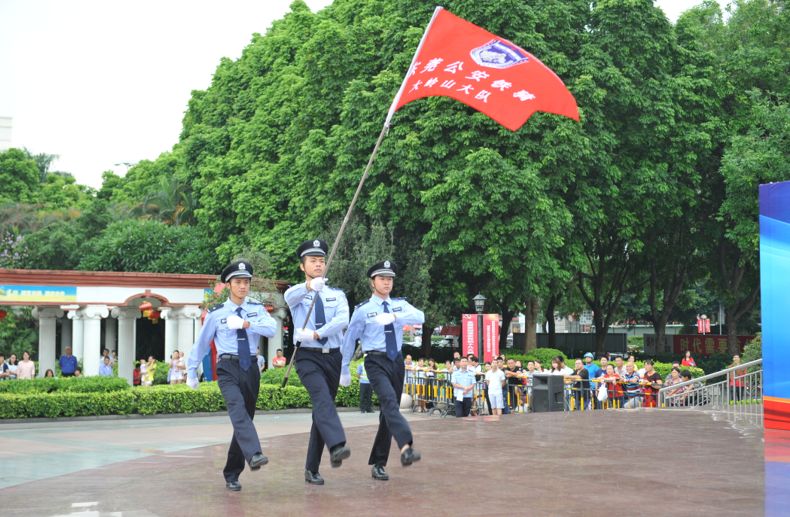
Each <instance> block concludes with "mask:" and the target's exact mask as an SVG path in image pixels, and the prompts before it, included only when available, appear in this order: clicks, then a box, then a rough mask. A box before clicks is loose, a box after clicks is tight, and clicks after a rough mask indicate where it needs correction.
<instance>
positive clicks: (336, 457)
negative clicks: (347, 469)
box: [329, 445, 351, 469]
mask: <svg viewBox="0 0 790 517" xmlns="http://www.w3.org/2000/svg"><path fill="white" fill-rule="evenodd" d="M349 456H351V449H349V448H348V447H346V446H345V445H338V446H337V447H335V448H334V449H332V452H331V453H330V454H329V461H330V462H331V464H332V468H333V469H336V468H338V467H339V466H340V465H342V464H343V460H346V459H348V457H349Z"/></svg>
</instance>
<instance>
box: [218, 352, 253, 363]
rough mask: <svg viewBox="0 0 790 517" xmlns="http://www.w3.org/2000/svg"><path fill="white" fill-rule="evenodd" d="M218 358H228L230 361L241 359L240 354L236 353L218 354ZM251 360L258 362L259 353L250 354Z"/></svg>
mask: <svg viewBox="0 0 790 517" xmlns="http://www.w3.org/2000/svg"><path fill="white" fill-rule="evenodd" d="M217 359H227V360H229V361H238V360H239V356H237V355H235V354H220V355H218V356H217ZM250 361H255V362H257V361H258V356H257V355H251V356H250Z"/></svg>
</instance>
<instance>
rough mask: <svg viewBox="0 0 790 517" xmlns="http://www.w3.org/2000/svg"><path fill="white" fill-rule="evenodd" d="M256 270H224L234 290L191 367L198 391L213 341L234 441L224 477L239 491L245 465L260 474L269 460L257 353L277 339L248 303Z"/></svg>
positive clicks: (236, 266) (243, 265) (204, 332)
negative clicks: (259, 415)
mask: <svg viewBox="0 0 790 517" xmlns="http://www.w3.org/2000/svg"><path fill="white" fill-rule="evenodd" d="M251 278H252V265H251V264H250V263H249V262H246V261H244V260H240V261H236V262H232V263H231V264H228V266H226V267H225V269H223V270H222V273H221V274H220V279H221V280H222V282H223V283H225V284H228V285H229V287H230V296H229V297H228V299H227V300H226V301H225V303H221V304H219V305H216V306H214V307H212V308H211V309H209V312H208V314H207V315H206V320H205V321H204V322H203V328H202V329H201V330H200V335H199V336H198V338H197V341H196V342H195V344H194V346H193V347H192V351H191V352H190V354H189V360H188V361H187V384H188V385H189V386H190V387H191V388H193V389H197V387H198V378H197V368H198V365H199V364H200V363H201V361H202V360H203V357H205V355H206V354H207V353H208V351H209V347H210V345H211V341H212V340H214V344H215V345H216V347H217V384H218V385H219V389H220V391H221V392H222V396H223V398H224V399H225V405H226V406H227V408H228V416H229V417H230V421H231V423H232V424H233V439H232V440H231V442H230V448H229V449H228V460H227V462H226V463H225V468H224V469H223V471H222V473H223V475H224V477H225V486H226V487H227V488H228V490H233V491H239V490H241V484H240V483H239V474H241V472H242V471H243V470H244V462H245V460H246V462H247V463H248V464H249V466H250V470H258V469H260V468H261V466H263V465H266V463H268V461H269V459H268V458H267V457H266V456H264V455H263V454H262V453H261V442H260V440H259V439H258V433H257V432H256V431H255V426H254V425H253V423H252V419H253V417H254V416H255V402H256V401H257V400H258V390H259V388H260V383H261V372H260V370H259V369H258V367H257V357H256V352H257V348H258V339H259V337H260V336H264V337H272V336H274V333H275V330H276V329H277V324H276V322H275V321H274V319H273V318H272V317H271V316H269V313H268V311H267V310H266V308H265V307H264V306H263V305H262V304H261V303H260V302H258V301H255V300H253V299H251V298H248V297H247V294H248V293H249V290H250V279H251Z"/></svg>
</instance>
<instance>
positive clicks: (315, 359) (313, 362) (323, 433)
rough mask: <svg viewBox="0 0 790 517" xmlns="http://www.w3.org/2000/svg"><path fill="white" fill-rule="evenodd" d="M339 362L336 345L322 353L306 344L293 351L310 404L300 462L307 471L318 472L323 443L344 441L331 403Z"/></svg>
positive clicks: (338, 381) (338, 352) (333, 396)
mask: <svg viewBox="0 0 790 517" xmlns="http://www.w3.org/2000/svg"><path fill="white" fill-rule="evenodd" d="M316 350H317V351H316ZM342 362H343V356H342V354H341V353H340V350H339V349H337V348H333V349H331V350H330V352H329V353H328V354H324V353H322V352H321V350H320V349H307V348H300V349H299V351H298V352H296V371H297V373H298V374H299V379H301V381H302V384H303V385H304V387H305V388H306V389H307V392H308V393H309V394H310V401H311V402H312V404H313V425H312V427H311V428H310V441H309V442H308V444H307V460H306V461H305V465H304V466H305V468H306V469H307V470H309V471H310V472H318V467H319V466H320V465H321V455H322V454H323V452H324V445H326V447H327V449H328V450H329V449H332V448H333V447H335V446H336V445H345V443H346V433H345V432H344V431H343V424H341V423H340V417H339V416H338V415H337V408H336V407H335V396H336V395H337V388H338V386H339V385H340V366H341V364H342Z"/></svg>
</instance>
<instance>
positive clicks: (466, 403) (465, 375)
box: [450, 357, 475, 417]
mask: <svg viewBox="0 0 790 517" xmlns="http://www.w3.org/2000/svg"><path fill="white" fill-rule="evenodd" d="M459 366H460V368H459V369H458V370H456V371H454V372H453V375H452V377H450V382H451V383H452V385H453V399H454V400H455V416H456V417H463V416H469V413H470V412H471V410H472V390H473V389H474V387H475V374H474V372H472V371H471V370H469V368H468V362H467V359H466V357H462V358H461V364H460V365H459Z"/></svg>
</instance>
